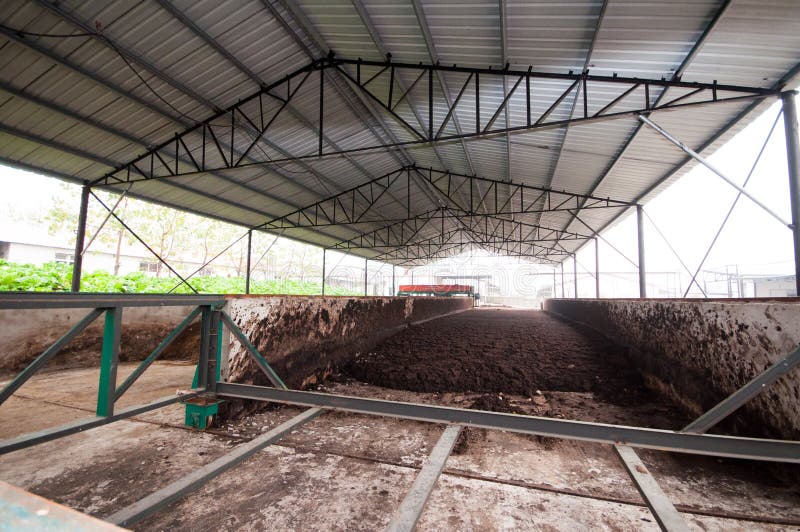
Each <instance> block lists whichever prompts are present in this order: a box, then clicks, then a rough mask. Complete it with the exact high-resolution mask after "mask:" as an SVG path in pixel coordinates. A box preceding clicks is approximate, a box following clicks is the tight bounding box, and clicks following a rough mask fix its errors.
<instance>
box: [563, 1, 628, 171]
mask: <svg viewBox="0 0 800 532" xmlns="http://www.w3.org/2000/svg"><path fill="white" fill-rule="evenodd" d="M607 7H608V0H603V5H602V6H601V7H600V13H599V14H598V16H597V23H596V24H595V27H594V33H593V34H592V42H591V43H590V44H589V50H588V51H587V52H586V59H585V60H584V62H583V70H582V72H587V73H588V72H589V65H590V64H591V62H592V54H593V53H594V48H595V46H596V45H597V37H598V35H599V34H600V26H602V24H603V20H604V19H605V16H606V8H607ZM638 86H639V85H638V84H637V85H633V86H632V87H631V88H630V89H628V90H627V91H625V92H624V93H623V95H627V94H628V93H630V92H633V91H634V90H635V89H636V88H637V87H638ZM581 93H583V94H584V96H586V91H585V87H581V88H579V89H578V91H576V92H575V99H574V100H572V106H571V108H570V111H569V116H573V115H574V114H575V107H576V106H577V105H578V96H579V94H581ZM623 98H624V96H621V97H619V98H618V99H615V100H613V101H612V102H610V103H609V104H608V105H607V106H606V107H604V108H603V109H601V110H600V114H602V113H603V111H607V110H608V109H610V108H611V107H613V106H614V104H616V103H619V102H620V101H621V100H622V99H623ZM568 134H569V125H567V126H566V128H565V129H564V136H563V137H562V138H561V146H559V148H558V155H557V156H556V164H555V166H554V167H553V173H552V174H551V175H550V179H548V181H547V186H550V185H551V184H552V183H553V179H554V178H555V176H556V174H557V173H558V165H559V163H560V162H561V156H562V154H563V153H564V146H565V145H566V144H567V135H568Z"/></svg>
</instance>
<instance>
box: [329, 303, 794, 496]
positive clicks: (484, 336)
mask: <svg viewBox="0 0 800 532" xmlns="http://www.w3.org/2000/svg"><path fill="white" fill-rule="evenodd" d="M338 379H339V381H340V382H342V383H343V384H348V383H351V382H356V381H360V382H364V383H367V384H370V385H374V386H381V387H385V388H392V389H397V390H408V391H411V392H427V393H434V394H435V395H436V396H437V397H440V398H441V399H440V400H435V401H434V402H436V403H440V404H446V405H452V406H458V407H461V408H471V409H477V410H490V411H497V412H507V413H516V414H526V415H534V416H544V417H551V418H560V419H572V420H578V421H591V422H598V423H609V424H616V425H630V426H640V427H650V428H657V429H667V430H680V429H681V428H683V427H685V426H686V425H687V424H688V423H689V422H691V421H692V419H693V418H692V416H690V415H689V414H687V413H686V412H685V411H683V410H682V409H681V408H680V407H678V406H676V405H675V404H673V403H672V402H671V401H669V400H668V399H666V398H664V397H661V396H659V395H658V394H657V393H656V392H654V391H652V390H650V389H648V388H647V387H646V386H645V383H644V381H643V379H642V377H641V375H640V374H639V373H638V372H637V371H636V370H635V369H633V366H632V365H631V364H630V363H629V361H628V358H627V351H626V350H625V348H623V347H620V346H618V345H616V344H614V343H612V342H610V341H609V340H607V339H606V338H604V337H603V336H601V335H599V334H598V333H596V332H594V331H592V330H591V329H588V328H586V327H583V326H579V325H575V324H571V323H569V322H566V321H563V320H562V319H560V318H557V317H555V316H553V315H551V314H548V313H546V312H541V311H535V310H520V309H504V308H491V309H487V308H483V309H475V310H472V311H470V312H465V313H461V314H457V315H453V316H448V317H445V318H441V319H438V320H435V321H432V322H428V323H425V324H422V325H419V326H416V327H410V328H408V329H406V330H404V331H402V332H400V333H398V334H396V335H394V336H392V337H390V338H388V339H387V340H385V341H384V342H382V343H381V344H379V345H378V346H376V347H375V348H374V349H372V350H371V351H370V352H368V353H366V354H364V355H359V356H357V357H356V358H355V359H354V360H353V362H352V363H351V364H350V365H349V366H348V367H347V368H346V369H345V371H343V372H342V374H341V375H339V376H338ZM486 432H487V431H485V430H483V429H475V428H467V429H465V430H464V431H463V432H462V434H461V436H460V438H459V440H458V442H457V445H456V448H455V451H454V452H455V453H456V454H458V453H463V452H466V450H467V449H468V448H469V447H470V446H472V445H475V444H477V443H479V442H480V441H482V440H484V439H485V437H486ZM531 439H532V440H534V441H537V442H538V443H540V444H542V445H545V446H547V445H550V444H552V439H551V438H542V437H538V436H532V437H531ZM709 460H711V459H709ZM742 467H744V468H745V469H749V468H754V469H755V471H751V472H750V473H748V474H749V475H750V476H751V477H753V478H759V477H763V479H764V481H765V482H774V481H776V480H777V481H779V482H780V481H783V482H787V481H788V482H791V481H793V480H795V479H797V478H800V468H797V467H793V466H791V465H789V464H771V465H768V466H766V467H764V466H763V465H761V466H753V464H752V463H747V462H742ZM767 477H769V478H767Z"/></svg>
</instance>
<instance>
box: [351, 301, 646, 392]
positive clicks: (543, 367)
mask: <svg viewBox="0 0 800 532" xmlns="http://www.w3.org/2000/svg"><path fill="white" fill-rule="evenodd" d="M345 374H346V375H349V376H350V377H353V378H355V379H358V380H360V381H363V382H366V383H369V384H373V385H377V386H383V387H387V388H395V389H401V390H409V391H415V392H472V393H487V392H502V393H506V394H516V395H527V396H534V395H536V394H537V392H541V391H544V390H546V391H551V392H592V393H593V394H594V395H595V396H596V397H598V398H602V399H603V400H605V401H608V402H611V403H614V404H618V405H628V404H640V403H641V402H642V401H650V400H652V399H654V398H653V397H652V396H651V394H650V392H648V391H647V390H646V389H645V387H644V385H643V383H642V379H641V376H640V375H639V373H638V372H636V371H635V370H634V369H632V367H631V365H630V364H629V363H628V361H627V359H626V355H625V351H624V349H623V348H621V347H619V346H617V345H615V344H613V343H611V342H609V341H608V340H606V339H604V338H603V337H602V336H600V335H598V334H596V333H593V332H591V331H589V330H585V329H579V328H577V327H576V326H574V325H571V324H568V323H565V322H563V321H561V320H559V319H558V318H555V317H553V316H551V315H549V314H547V313H545V312H539V311H531V310H514V309H502V308H482V309H475V310H472V311H468V312H463V313H460V314H456V315H453V316H448V317H445V318H440V319H437V320H434V321H430V322H427V323H424V324H421V325H417V326H411V327H409V328H407V329H405V330H403V331H402V332H400V333H398V334H395V335H394V336H391V337H390V338H388V339H386V340H384V341H383V342H382V343H380V344H379V345H377V346H376V347H375V348H373V349H372V350H370V351H369V352H367V353H363V354H359V355H358V356H357V357H356V358H355V359H354V361H353V362H352V364H351V365H350V366H349V367H348V368H346V370H345Z"/></svg>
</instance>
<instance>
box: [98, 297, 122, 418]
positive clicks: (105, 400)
mask: <svg viewBox="0 0 800 532" xmlns="http://www.w3.org/2000/svg"><path fill="white" fill-rule="evenodd" d="M121 332H122V307H111V308H109V309H106V318H105V325H104V326H103V346H102V348H101V353H100V384H99V385H98V387H97V415H98V416H104V417H105V416H113V415H114V401H115V392H116V390H117V366H118V365H119V340H120V336H121Z"/></svg>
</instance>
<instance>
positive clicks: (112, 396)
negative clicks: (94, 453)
mask: <svg viewBox="0 0 800 532" xmlns="http://www.w3.org/2000/svg"><path fill="white" fill-rule="evenodd" d="M224 303H225V301H224V299H223V298H222V297H220V296H208V297H206V296H152V297H151V296H144V297H141V296H136V297H131V298H126V297H119V296H106V295H62V296H53V295H46V296H39V297H32V298H30V299H28V298H20V297H19V296H16V297H14V296H12V295H7V294H0V309H9V308H12V309H23V308H43V307H47V308H53V307H58V306H59V305H62V306H63V307H65V308H88V309H91V310H90V312H89V313H88V314H87V315H86V317H85V318H84V319H83V320H81V321H80V322H79V323H78V324H76V325H75V326H73V328H72V329H70V330H69V331H67V333H66V334H65V335H64V336H62V338H61V339H59V340H58V341H56V343H55V344H53V346H51V348H49V349H48V350H46V351H45V352H44V353H43V354H42V355H40V357H39V358H37V359H36V360H34V362H32V363H31V364H30V365H29V366H28V367H27V368H26V369H25V370H23V371H22V372H21V373H20V375H18V376H17V378H16V379H14V380H13V381H12V382H11V383H9V384H8V385H7V386H6V388H5V389H4V390H3V392H2V397H4V398H7V397H8V396H10V395H11V394H12V393H13V391H14V390H16V389H17V388H18V387H19V386H21V385H22V384H23V383H24V382H25V381H26V380H27V379H28V378H30V376H31V375H32V374H33V373H35V372H36V371H37V370H38V369H40V368H41V367H42V366H43V365H44V363H45V362H46V361H47V360H49V359H50V358H52V356H54V355H55V353H56V352H57V351H58V350H59V349H60V348H61V347H63V346H64V345H65V344H66V343H67V342H68V341H69V340H70V339H71V338H72V337H74V336H75V335H77V334H78V333H79V332H80V330H83V328H85V327H86V326H88V324H89V323H91V321H93V320H95V319H96V318H98V317H99V316H100V315H101V314H105V316H106V326H105V327H104V335H103V344H102V351H103V354H102V357H101V366H102V367H101V377H100V385H101V387H100V392H99V394H98V402H97V405H98V406H97V409H98V416H97V417H95V418H92V419H89V420H84V421H79V422H75V423H72V424H70V425H65V426H62V427H59V428H56V429H48V430H46V431H42V432H40V433H35V434H28V435H24V436H21V437H19V438H15V439H13V440H6V441H2V442H0V454H2V453H5V452H10V451H13V450H17V449H21V448H23V447H27V446H30V445H35V444H38V443H42V442H44V441H49V440H52V439H55V438H58V437H61V436H65V435H67V434H72V433H74V432H78V431H81V430H86V429H90V428H93V427H96V426H100V425H103V424H106V423H110V422H113V421H116V420H118V419H124V418H126V417H130V416H133V415H137V414H139V413H142V412H146V411H148V410H152V409H155V408H160V407H162V406H166V405H168V404H172V403H175V402H177V401H179V400H181V398H182V397H181V396H176V397H169V398H164V399H162V400H159V401H155V402H153V403H150V404H148V405H140V406H138V407H132V408H127V409H125V410H122V411H119V412H116V413H115V412H114V402H115V401H116V399H118V398H119V396H120V395H121V394H122V393H124V391H125V390H126V389H127V387H129V386H130V384H132V382H131V383H128V385H127V386H125V384H126V383H123V385H121V386H120V387H116V381H115V379H116V364H117V360H118V352H119V334H120V327H121V315H122V307H125V306H148V305H172V304H174V305H195V307H196V308H195V309H194V310H193V311H192V312H191V313H190V314H189V315H188V316H187V317H186V318H185V319H184V320H183V321H182V322H181V323H180V324H179V325H178V326H177V327H176V328H175V329H173V331H172V332H171V333H170V334H169V335H168V336H167V338H165V339H164V340H163V341H162V343H161V344H159V347H157V348H156V349H155V350H154V351H153V353H151V355H150V356H148V357H147V358H146V359H145V360H144V361H143V362H142V363H141V364H140V366H139V368H137V370H139V369H140V368H141V370H140V371H138V373H137V371H136V370H135V371H134V374H133V375H137V376H138V375H141V373H142V372H143V371H144V369H146V368H147V366H149V364H151V363H152V362H153V361H154V360H155V359H156V358H157V357H158V355H159V354H160V353H161V352H162V351H163V349H164V348H165V347H162V346H163V345H164V344H165V343H166V344H168V343H169V342H170V341H171V339H174V337H175V336H177V334H179V333H180V331H181V330H183V328H185V327H186V326H188V324H189V323H191V322H192V321H193V320H194V319H196V317H197V316H198V315H200V316H201V324H202V327H201V344H200V357H199V361H198V365H197V371H196V374H195V379H194V382H193V385H192V390H191V392H190V393H191V394H192V395H199V394H204V395H205V396H206V397H210V398H220V399H250V400H256V401H267V402H276V403H283V404H290V405H297V406H305V407H310V409H309V410H307V411H306V412H305V413H303V414H301V415H299V416H297V417H295V418H293V419H291V420H289V421H287V422H286V423H284V424H282V425H280V426H279V427H276V428H275V429H273V430H272V431H269V432H267V433H265V434H264V435H262V436H260V437H258V438H256V439H255V440H253V441H252V442H250V443H248V444H243V445H242V446H239V447H237V448H236V449H234V450H233V451H232V452H231V453H229V454H228V455H225V456H223V457H221V458H219V459H217V460H215V461H214V462H212V463H211V464H208V465H206V466H203V467H202V468H200V469H198V470H197V471H195V472H193V473H191V474H190V475H189V476H187V477H184V478H183V479H180V480H178V481H176V482H173V483H172V484H170V485H168V486H166V487H164V488H162V489H161V490H159V491H157V492H155V493H153V494H151V495H149V496H147V497H145V498H143V499H141V500H140V501H138V502H136V503H134V504H133V505H131V506H129V507H127V508H124V509H122V510H120V511H119V512H117V513H116V514H114V515H113V516H111V517H110V518H109V520H110V521H112V522H115V523H119V524H132V523H135V522H137V521H139V520H141V519H143V518H145V517H147V516H148V515H150V514H152V513H153V512H155V511H157V510H158V509H160V508H162V507H163V506H164V504H165V502H164V501H169V502H171V501H175V500H178V499H180V498H181V497H183V496H184V495H186V494H188V493H190V492H191V491H193V490H195V489H197V488H199V487H200V486H202V485H203V484H204V483H205V482H206V481H208V480H210V479H211V478H214V477H215V476H217V475H219V474H221V473H222V472H223V471H225V470H227V469H230V468H231V467H234V466H235V465H236V464H238V463H240V462H241V461H242V460H244V459H246V458H247V457H248V456H251V455H252V454H253V453H255V452H257V451H258V450H260V449H262V448H264V447H265V446H267V445H269V444H271V443H273V442H275V441H278V439H280V438H281V437H282V436H283V435H285V434H288V433H289V432H291V431H292V430H295V429H296V428H299V427H300V426H301V425H302V424H304V423H306V422H308V421H311V420H312V419H314V418H315V417H317V416H318V415H319V414H321V413H322V412H323V411H324V410H340V411H345V412H356V413H361V414H369V415H377V416H388V417H394V418H400V419H409V420H416V421H424V422H430V423H437V424H445V425H448V426H449V427H450V428H448V429H447V430H446V431H445V433H444V435H443V437H442V439H441V440H440V444H437V446H436V447H435V448H434V451H433V453H432V454H431V456H430V457H429V459H428V461H427V462H426V465H425V467H423V469H422V471H421V472H420V477H419V478H418V482H415V484H414V489H413V490H412V492H410V493H409V494H408V496H407V497H406V500H404V501H403V503H402V504H401V507H400V508H399V509H398V512H397V513H396V514H395V516H394V518H393V519H392V521H391V523H392V524H391V527H392V528H393V530H411V529H413V527H414V525H415V523H416V520H417V518H418V517H419V515H421V512H422V510H423V509H424V506H425V503H426V501H427V498H428V496H429V495H430V493H431V491H432V490H433V487H434V485H435V482H436V480H437V478H438V477H439V475H440V473H441V472H442V470H443V469H444V465H445V462H446V460H447V458H448V456H449V454H450V452H451V450H452V444H453V442H454V441H455V437H456V436H457V434H458V432H459V431H460V430H461V427H467V426H472V427H480V428H484V429H493V430H505V431H513V432H520V433H525V434H535V435H541V436H549V437H555V438H562V439H567V440H583V441H590V442H597V443H604V444H611V445H614V446H615V447H616V449H617V452H618V455H619V456H620V459H621V460H622V461H623V463H624V464H625V466H626V468H627V469H628V470H629V472H631V477H632V479H633V480H634V482H635V483H636V485H637V488H638V489H639V490H640V492H641V494H642V496H643V498H644V500H645V502H646V503H647V505H648V507H649V508H650V509H651V511H652V513H653V514H654V516H655V517H656V520H657V522H658V523H659V525H660V526H661V527H662V528H663V529H665V530H682V529H684V528H685V523H684V522H683V520H682V518H681V516H680V514H678V512H677V511H676V510H675V508H674V506H673V505H672V504H671V502H669V500H668V499H666V496H665V495H664V493H663V492H662V491H661V490H660V488H658V485H657V484H656V483H655V481H654V479H653V478H652V476H650V475H649V472H647V470H646V468H645V467H644V465H643V464H641V462H640V461H639V460H638V457H637V456H636V454H635V453H634V452H633V449H632V448H634V447H640V448H649V449H656V450H661V451H674V452H681V453H691V454H702V455H710V456H720V457H732V458H739V459H751V460H765V461H772V462H787V463H800V442H796V441H785V440H768V439H759V438H743V437H734V436H721V435H708V434H706V433H705V432H706V431H707V430H708V429H709V428H711V427H712V426H714V425H715V424H717V423H718V422H719V421H721V420H722V419H724V418H725V417H727V416H728V415H729V414H730V413H732V412H733V411H734V410H735V409H736V408H738V407H739V406H741V405H742V404H743V403H744V402H746V401H747V400H749V399H752V397H754V396H755V395H756V394H758V393H759V392H761V391H763V390H764V389H765V388H766V387H767V386H768V385H769V384H771V383H772V382H774V380H775V379H776V378H777V377H776V376H779V375H781V374H783V373H785V372H787V371H789V370H791V369H792V368H794V367H795V366H796V365H797V364H798V363H800V349H798V350H796V351H794V352H793V353H791V354H790V355H789V356H787V357H786V358H784V359H783V360H782V361H780V362H779V363H778V364H776V365H775V366H774V367H771V368H768V369H767V370H765V371H764V372H763V373H762V374H761V375H758V376H756V377H754V378H753V379H752V380H751V381H750V382H749V383H748V384H746V385H745V386H743V387H742V388H741V389H740V390H738V391H737V392H735V393H734V394H732V395H731V396H730V397H729V398H727V399H725V400H724V401H722V402H721V403H720V404H719V405H717V406H716V407H715V408H713V409H712V410H711V411H710V412H709V413H707V414H705V415H703V416H701V417H700V418H699V419H698V421H697V422H695V423H693V424H692V425H690V426H689V427H687V428H686V429H684V430H683V431H678V432H676V431H668V430H657V429H650V428H644V427H629V426H620V425H609V424H603V423H592V422H584V421H572V420H562V419H551V418H544V417H536V416H523V415H516V414H505V413H498V412H487V411H480V410H466V409H460V408H452V407H443V406H434V405H425V404H415V403H401V402H396V401H386V400H380V399H366V398H360V397H347V396H340V395H332V394H323V393H314V392H305V391H297V390H289V389H287V388H286V387H285V385H284V384H283V382H282V381H281V380H280V378H279V377H278V376H277V374H275V372H274V371H273V370H272V368H271V367H270V366H269V364H268V363H267V361H266V360H265V359H264V357H263V356H262V355H261V354H260V353H259V352H258V350H257V349H256V348H255V347H254V346H253V345H252V343H251V342H250V341H249V340H248V339H247V337H246V335H245V334H244V333H243V332H242V331H241V330H240V329H239V328H238V327H237V326H236V325H235V323H233V321H232V320H231V318H230V316H228V315H227V314H225V312H224V311H223V310H222V306H223V305H224ZM26 305H27V306H26ZM40 305H41V306H40ZM223 326H227V327H229V329H230V330H231V332H233V334H234V335H235V336H236V337H237V339H239V341H240V342H241V343H242V344H243V345H244V346H245V348H246V350H247V351H248V353H249V354H250V356H251V357H252V358H253V360H254V361H255V362H256V364H257V365H258V367H259V368H261V370H262V371H264V373H265V374H266V375H267V377H268V378H269V379H270V382H272V384H273V386H274V387H266V386H255V385H246V384H236V383H227V382H221V381H220V375H219V368H220V363H219V357H220V353H221V348H220V342H221V334H220V332H221V328H222V327H223ZM104 368H105V369H104ZM134 380H135V379H134ZM126 382H127V381H126ZM117 392H119V394H117ZM184 397H185V396H184ZM0 404H2V401H0Z"/></svg>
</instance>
